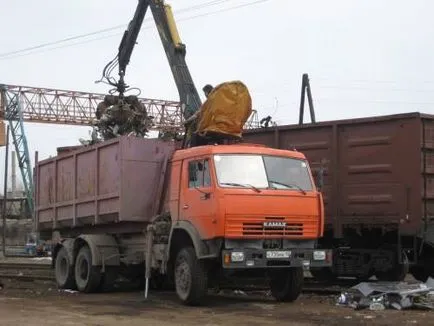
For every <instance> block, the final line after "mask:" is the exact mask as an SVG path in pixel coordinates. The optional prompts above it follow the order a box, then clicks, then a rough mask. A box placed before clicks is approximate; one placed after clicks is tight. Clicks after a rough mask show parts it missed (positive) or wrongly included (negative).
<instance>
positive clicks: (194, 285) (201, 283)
mask: <svg viewBox="0 0 434 326" xmlns="http://www.w3.org/2000/svg"><path fill="white" fill-rule="evenodd" d="M174 273H175V287H176V293H177V294H178V297H179V298H180V299H181V301H182V302H183V303H184V304H187V305H198V304H199V303H200V302H201V301H202V300H203V298H204V297H205V295H206V293H207V290H208V275H207V271H206V268H205V266H204V264H203V262H201V261H199V260H198V259H197V258H196V253H195V251H194V248H192V247H187V248H183V249H181V250H180V251H179V252H178V254H177V256H176V262H175V270H174Z"/></svg>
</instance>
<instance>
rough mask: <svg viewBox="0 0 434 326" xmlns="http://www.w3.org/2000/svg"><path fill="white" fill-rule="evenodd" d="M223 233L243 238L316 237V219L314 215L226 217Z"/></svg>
mask: <svg viewBox="0 0 434 326" xmlns="http://www.w3.org/2000/svg"><path fill="white" fill-rule="evenodd" d="M225 234H226V236H227V237H244V238H276V237H283V238H300V237H312V238H313V237H316V236H317V235H318V221H317V218H315V217H308V216H307V217H298V218H293V217H286V218H285V217H281V218H278V217H277V218H276V217H272V218H271V217H270V218H264V217H263V218H241V217H233V216H231V217H226V222H225Z"/></svg>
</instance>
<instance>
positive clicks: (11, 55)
mask: <svg viewBox="0 0 434 326" xmlns="http://www.w3.org/2000/svg"><path fill="white" fill-rule="evenodd" d="M228 1H229V0H214V1H209V2H206V3H204V4H201V5H195V6H191V7H188V8H184V9H179V10H178V11H176V13H180V12H181V13H182V12H188V11H194V10H198V9H202V8H206V7H210V6H214V5H217V4H221V3H224V2H228ZM267 1H271V0H257V1H254V2H250V3H246V4H241V5H237V6H233V7H229V8H224V9H220V10H215V11H211V12H207V13H203V14H199V15H195V16H191V17H186V18H181V19H178V20H177V21H179V22H182V21H187V20H191V19H196V18H200V17H205V16H210V15H215V14H217V13H221V12H226V11H231V10H235V9H241V8H243V7H248V6H252V5H256V4H259V3H263V2H267ZM151 20H152V18H147V19H145V20H144V22H147V21H151ZM125 26H126V25H125V24H123V25H117V26H112V27H109V28H105V29H101V30H98V31H94V32H90V33H86V34H80V35H77V36H72V37H68V38H65V39H61V40H57V41H53V42H47V43H43V44H40V45H36V46H32V47H28V48H24V49H21V50H15V51H10V52H5V53H1V54H0V60H4V59H13V58H17V57H22V56H26V55H31V54H36V53H40V51H39V52H38V51H34V52H30V53H26V54H24V55H23V54H21V53H22V52H28V51H32V50H38V49H41V48H44V47H47V46H51V45H56V44H61V43H66V42H70V41H73V40H77V39H80V38H84V37H89V36H93V35H98V34H101V33H105V32H108V31H112V30H116V29H119V28H122V27H125ZM149 28H150V27H148V28H143V29H149ZM119 34H121V33H117V34H114V35H110V36H108V37H100V38H96V39H92V40H86V41H82V42H76V43H73V44H66V45H64V46H59V47H55V48H50V49H48V50H45V51H43V52H47V51H51V50H54V49H60V48H63V47H68V46H72V45H78V44H84V43H89V42H93V41H98V40H102V39H106V38H109V37H113V36H115V35H119Z"/></svg>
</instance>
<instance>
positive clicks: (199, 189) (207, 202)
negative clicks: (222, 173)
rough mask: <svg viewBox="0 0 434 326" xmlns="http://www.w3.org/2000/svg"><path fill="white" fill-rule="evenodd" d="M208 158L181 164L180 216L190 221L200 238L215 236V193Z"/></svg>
mask: <svg viewBox="0 0 434 326" xmlns="http://www.w3.org/2000/svg"><path fill="white" fill-rule="evenodd" d="M213 188H214V187H213V182H212V178H211V173H210V161H209V159H208V158H203V159H194V160H186V161H184V164H183V173H182V187H181V191H182V195H181V200H180V209H179V211H180V217H181V219H184V220H188V221H190V222H191V223H192V224H193V226H194V227H195V228H196V230H197V231H198V232H199V233H200V235H201V236H202V239H211V238H214V237H215V228H216V212H215V195H214V193H213Z"/></svg>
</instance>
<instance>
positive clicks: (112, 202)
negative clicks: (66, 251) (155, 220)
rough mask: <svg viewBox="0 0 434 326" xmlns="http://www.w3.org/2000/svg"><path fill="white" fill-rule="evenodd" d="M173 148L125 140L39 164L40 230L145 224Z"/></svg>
mask: <svg viewBox="0 0 434 326" xmlns="http://www.w3.org/2000/svg"><path fill="white" fill-rule="evenodd" d="M173 150H174V144H173V143H171V142H164V141H160V140H156V139H143V138H137V137H126V136H123V137H120V138H117V139H113V140H110V141H105V142H103V143H99V144H96V145H93V146H89V147H82V148H80V149H77V150H72V151H69V152H68V151H65V152H63V153H62V154H61V155H58V156H56V157H54V158H50V159H47V160H43V161H40V162H37V163H36V166H35V220H36V226H37V229H38V231H44V230H51V229H65V228H72V227H86V226H94V225H96V226H98V225H103V224H111V223H122V222H148V221H149V220H150V219H151V218H152V217H153V216H155V214H157V212H158V210H159V207H160V203H161V196H162V195H161V194H162V191H163V186H164V176H165V172H166V168H167V162H168V160H169V159H170V157H171V155H172V153H173Z"/></svg>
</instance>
